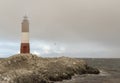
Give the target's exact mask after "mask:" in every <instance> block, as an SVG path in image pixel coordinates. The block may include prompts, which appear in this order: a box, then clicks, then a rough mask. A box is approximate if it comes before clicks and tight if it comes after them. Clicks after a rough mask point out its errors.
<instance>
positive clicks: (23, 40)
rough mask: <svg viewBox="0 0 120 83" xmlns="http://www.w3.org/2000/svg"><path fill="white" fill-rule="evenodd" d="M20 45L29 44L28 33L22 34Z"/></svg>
mask: <svg viewBox="0 0 120 83" xmlns="http://www.w3.org/2000/svg"><path fill="white" fill-rule="evenodd" d="M21 42H22V43H29V32H22V38H21Z"/></svg>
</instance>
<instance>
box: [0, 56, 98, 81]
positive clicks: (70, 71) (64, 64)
mask: <svg viewBox="0 0 120 83" xmlns="http://www.w3.org/2000/svg"><path fill="white" fill-rule="evenodd" d="M99 73H100V72H99V70H98V69H96V68H93V67H90V66H88V65H87V63H86V62H85V61H84V60H78V59H74V58H69V57H59V58H42V57H38V56H36V55H33V54H17V55H13V56H11V57H8V58H5V59H1V60H0V83H54V82H55V81H62V80H64V79H71V78H72V76H74V75H75V74H78V75H81V74H99Z"/></svg>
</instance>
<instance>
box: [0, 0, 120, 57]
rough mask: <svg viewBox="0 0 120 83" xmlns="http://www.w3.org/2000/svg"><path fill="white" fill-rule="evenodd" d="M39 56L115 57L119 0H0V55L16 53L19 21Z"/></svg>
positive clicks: (119, 41)
mask: <svg viewBox="0 0 120 83" xmlns="http://www.w3.org/2000/svg"><path fill="white" fill-rule="evenodd" d="M24 15H27V16H28V17H29V18H28V19H29V22H30V45H31V52H32V53H35V54H38V55H39V56H43V57H58V56H70V57H89V58H96V57H98V58H101V57H105V58H106V57H108V58H110V57H114V58H116V57H119V58H120V1H119V0H0V57H8V56H11V55H13V54H16V53H19V48H20V42H21V22H22V20H23V16H24Z"/></svg>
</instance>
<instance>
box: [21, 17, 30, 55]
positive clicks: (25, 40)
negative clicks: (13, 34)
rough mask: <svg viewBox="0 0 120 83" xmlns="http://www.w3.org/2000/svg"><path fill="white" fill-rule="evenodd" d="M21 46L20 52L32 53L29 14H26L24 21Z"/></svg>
mask: <svg viewBox="0 0 120 83" xmlns="http://www.w3.org/2000/svg"><path fill="white" fill-rule="evenodd" d="M21 35H22V36H21V48H20V53H30V44H29V21H28V19H27V16H24V19H23V21H22V34H21Z"/></svg>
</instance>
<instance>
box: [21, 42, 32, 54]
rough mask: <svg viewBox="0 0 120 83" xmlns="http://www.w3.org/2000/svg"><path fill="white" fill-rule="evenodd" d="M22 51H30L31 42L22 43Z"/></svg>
mask: <svg viewBox="0 0 120 83" xmlns="http://www.w3.org/2000/svg"><path fill="white" fill-rule="evenodd" d="M20 53H30V45H29V43H21V49H20Z"/></svg>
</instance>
